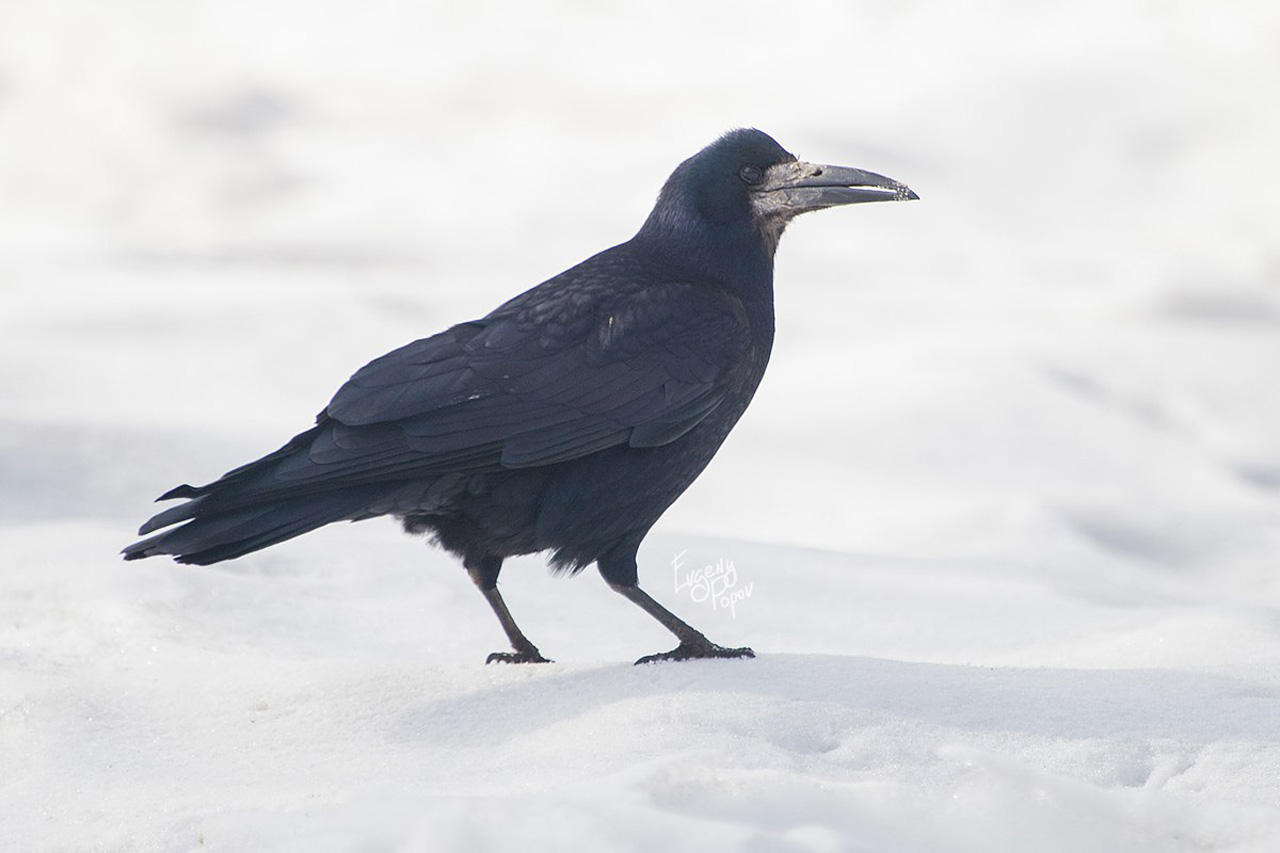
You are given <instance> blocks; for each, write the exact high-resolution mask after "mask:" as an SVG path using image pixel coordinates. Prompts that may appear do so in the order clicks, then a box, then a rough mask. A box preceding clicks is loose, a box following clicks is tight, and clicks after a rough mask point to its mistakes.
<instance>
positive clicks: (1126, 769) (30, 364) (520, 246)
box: [0, 0, 1280, 851]
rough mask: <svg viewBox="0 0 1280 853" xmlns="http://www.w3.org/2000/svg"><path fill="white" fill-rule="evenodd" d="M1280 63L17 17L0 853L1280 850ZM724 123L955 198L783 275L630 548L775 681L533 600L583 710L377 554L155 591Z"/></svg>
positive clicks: (336, 22)
mask: <svg viewBox="0 0 1280 853" xmlns="http://www.w3.org/2000/svg"><path fill="white" fill-rule="evenodd" d="M1277 44H1280V13H1278V12H1276V11H1275V10H1274V4H1266V3H1261V2H1259V3H1253V4H1249V3H1244V2H1238V3H1217V4H1181V5H1179V4H1168V3H1162V2H1139V0H1121V2H1115V0H1108V2H1080V3H1073V4H1054V5H1050V4H1028V3H1026V2H1021V0H992V2H987V3H983V4H953V3H945V2H941V0H933V2H928V1H927V0H926V2H918V3H901V2H887V0H886V2H856V3H842V4H836V3H807V2H797V3H791V4H784V5H783V6H779V5H778V4H763V3H744V2H735V3H731V4H729V3H724V4H722V3H707V4H696V5H694V4H676V3H648V4H645V5H644V7H643V8H639V7H635V8H630V9H628V10H626V11H623V10H622V9H618V8H609V7H606V6H603V5H601V4H594V3H587V2H567V0H565V2H559V3H552V4H542V5H538V4H521V5H512V6H509V7H502V8H498V7H496V6H489V5H488V4H437V3H421V2H409V0H398V1H397V0H381V1H379V0H366V2H362V3H342V2H326V3H302V2H297V3H285V2H265V3H264V2H261V0H254V2H249V0H222V2H218V3H198V2H142V0H134V1H133V2H116V3H112V4H101V3H95V2H89V0H86V2H80V3H76V2H34V1H33V2H22V0H7V2H5V3H4V4H3V5H2V6H0V299H2V302H0V309H2V310H0V400H3V403H4V405H3V409H2V411H0V850H3V851H9V850H15V851H16V850H22V851H82V850H83V851H88V850H103V851H126V850H127V851H188V850H190V851H194V850H211V851H212V850H225V851H244V850H263V851H349V850H360V851H427V850H453V849H457V850H462V849H466V850H486V849H523V850H563V849H566V848H569V847H573V848H577V849H601V850H613V849H624V850H659V849H687V850H712V851H715V850H752V851H782V850H786V851H793V850H796V851H798V850H815V851H826V850H859V851H862V850H865V851H916V850H918V851H1030V850H1034V851H1059V850H1060V851H1080V850H1090V851H1093V850H1098V851H1110V850H1115V851H1131V850H1140V851H1147V850H1150V851H1164V850H1231V851H1237V850H1238V851H1272V850H1276V849H1280V556H1278V555H1280V378H1278V374H1280V194H1277V193H1276V191H1275V189H1276V187H1278V186H1280V158H1277V157H1276V155H1275V152H1276V151H1277V150H1280V111H1277V110H1276V109H1275V108H1274V105H1275V104H1276V103H1280V52H1278V51H1277V50H1276V49H1275V46H1276V45H1277ZM735 125H756V126H759V127H761V128H763V129H765V130H767V131H769V132H771V133H773V134H774V135H775V136H777V137H778V138H779V140H780V141H781V142H782V143H783V144H784V145H786V146H788V147H789V148H791V150H793V151H795V152H796V153H797V154H798V155H800V156H802V157H805V158H808V159H813V160H818V161H827V162H835V163H844V164H848V165H856V166H862V167H865V168H869V169H873V170H876V171H879V172H883V173H885V174H889V175H892V176H894V177H896V178H899V179H901V180H904V181H906V182H907V183H909V184H910V185H911V186H912V187H913V188H914V189H916V190H917V191H918V192H919V193H920V195H921V197H922V200H921V201H920V202H918V203H914V204H909V205H872V206H867V207H863V208H854V209H849V210H843V211H833V212H828V213H824V214H818V215H815V216H813V217H810V218H808V219H805V220H801V221H800V222H799V223H797V224H796V225H795V226H794V227H793V229H792V231H791V232H790V233H789V234H788V235H787V237H786V238H785V240H784V241H783V246H782V249H781V252H780V256H779V263H778V276H777V278H778V315H779V336H778V342H777V347H776V355H775V358H774V362H773V365H772V366H771V368H770V374H769V376H768V377H766V380H765V383H764V385H763V386H762V389H761V391H760V394H759V395H758V396H757V399H756V402H755V403H754V405H753V408H752V410H751V411H750V412H749V413H748V415H747V417H746V418H745V419H744V421H743V423H742V424H741V426H740V427H739V429H738V431H737V432H736V433H735V435H734V436H733V438H731V440H730V441H729V443H728V444H727V445H726V447H725V449H724V451H723V452H722V453H721V455H720V457H719V458H718V459H717V461H716V462H715V463H714V464H713V465H712V466H711V468H710V469H709V470H708V471H707V473H706V475H705V476H704V477H703V478H702V479H701V480H700V481H699V482H698V483H697V484H696V485H695V486H694V488H693V489H691V490H690V492H689V493H688V495H686V497H685V498H684V499H682V501H681V502H680V503H679V504H677V506H676V507H674V508H673V509H672V511H671V512H670V513H669V514H668V516H667V517H666V518H665V519H664V520H663V522H662V523H661V524H660V525H659V528H658V530H657V531H656V532H655V534H654V535H653V536H652V537H651V538H650V540H649V541H648V542H647V543H646V545H645V548H644V549H643V551H642V554H641V556H642V569H641V578H642V582H643V583H644V584H645V585H646V586H647V587H648V588H649V589H650V591H651V592H653V593H654V594H655V595H656V596H657V597H658V598H660V599H661V600H663V601H665V602H667V603H668V604H670V605H671V606H672V607H673V608H674V609H676V610H677V611H678V612H680V613H681V614H682V615H684V616H685V617H687V618H688V619H689V620H690V621H692V622H693V623H694V624H696V625H698V626H699V627H702V628H703V629H704V630H705V631H706V632H707V633H708V634H709V635H710V636H711V637H712V638H713V639H716V640H718V641H719V642H722V643H729V644H750V645H752V646H753V647H754V648H755V649H756V651H757V653H758V654H759V657H758V658H757V659H756V660H753V661H742V662H711V663H693V664H684V665H668V666H653V667H642V668H636V667H632V666H631V665H630V663H629V662H630V661H631V660H633V659H634V658H635V657H637V656H639V655H642V654H646V653H649V652H653V651H656V650H659V649H662V648H666V647H668V646H669V645H670V638H669V637H667V636H664V633H663V632H662V630H661V629H660V628H658V627H657V626H656V625H654V624H653V623H652V621H651V620H649V619H648V618H647V617H645V616H644V615H643V614H641V613H639V612H638V611H636V610H635V608H633V607H631V606H630V605H628V604H627V603H626V602H624V601H622V600H620V599H619V598H618V597H617V596H615V595H613V594H612V593H611V592H609V591H608V590H607V589H606V588H605V587H604V585H603V584H602V583H601V582H600V580H599V578H598V577H597V576H595V575H594V573H592V572H588V573H586V574H584V576H582V577H580V578H577V579H574V580H565V579H553V578H548V577H547V575H546V573H545V572H544V571H543V570H542V569H541V567H540V561H539V560H538V559H536V558H529V559H527V560H522V561H516V562H513V563H512V564H511V565H510V567H509V568H508V569H507V570H506V572H505V573H504V575H503V589H504V592H505V594H506V596H507V598H508V601H509V602H510V603H511V606H512V608H513V610H514V611H515V613H516V614H517V617H518V618H519V619H520V622H521V624H522V625H523V626H524V627H525V629H526V630H527V632H528V633H529V635H530V636H531V637H532V638H533V639H534V641H535V642H537V643H538V644H539V646H540V647H541V648H542V649H543V651H544V652H546V653H547V654H548V655H550V656H551V657H554V658H555V659H556V660H557V661H558V663H556V664H552V665H549V666H545V667H526V668H520V667H485V666H484V665H483V664H482V661H483V659H484V655H485V654H486V653H487V652H489V651H491V650H493V649H497V648H500V647H501V646H502V642H501V641H502V637H501V633H500V630H499V629H498V626H497V625H496V623H495V622H494V620H493V619H492V617H491V615H490V614H489V613H488V611H487V608H486V606H485V605H484V603H483V601H482V600H481V599H480V597H479V596H478V595H476V593H475V591H474V589H473V588H472V587H471V585H470V583H469V581H468V580H467V579H466V577H465V575H464V574H463V573H462V572H461V571H460V570H459V569H458V567H457V566H456V565H455V564H454V563H453V562H452V561H451V560H450V559H449V558H447V557H445V556H443V555H441V554H439V553H437V552H434V551H431V550H429V549H427V548H426V547H425V546H424V545H423V544H422V543H420V542H416V541H413V540H410V539H408V538H406V537H404V536H402V535H400V534H399V533H398V532H397V531H396V530H395V528H394V526H393V525H392V524H391V523H389V522H385V521H378V522H368V523H364V524H360V525H354V526H352V525H343V526H340V527H333V528H329V529H325V530H322V531H319V532H317V533H315V534H312V535H309V536H307V537H304V538H302V539H299V540H295V541H293V542H290V543H287V544H285V545H282V546H280V547H277V548H274V549H271V550H269V551H266V552H263V553H260V554H256V555H253V556H251V557H248V558H245V559H243V560H240V561H237V562H234V563H231V564H226V565H221V566H217V567H213V568H208V569H190V568H181V567H177V566H175V565H174V564H172V563H167V562H163V561H160V560H151V561H144V562H142V563H130V564H127V565H126V564H125V563H123V562H120V561H119V560H118V557H117V556H116V552H117V551H118V550H119V548H120V547H122V546H123V545H125V544H127V543H128V542H129V541H131V538H130V537H131V533H132V530H133V529H134V528H136V526H137V525H138V523H140V522H141V521H142V520H143V519H144V518H145V517H146V516H147V515H148V514H149V513H150V511H151V509H152V508H151V505H150V504H149V500H150V498H151V497H153V496H154V495H156V494H158V493H159V492H161V491H163V490H165V489H167V488H168V487H170V486H172V485H174V484H176V483H178V482H184V481H190V482H203V481H205V480H207V479H209V478H212V477H216V476H217V475H218V474H220V473H221V472H222V471H224V470H226V469H227V468H229V467H231V466H233V465H235V464H238V463H240V462H243V461H246V460H247V459H249V458H252V457H253V456H255V455H257V454H260V453H262V452H264V451H266V450H270V449H273V448H274V447H275V446H277V445H278V444H280V443H281V442H282V441H283V440H284V439H285V438H287V437H288V436H290V435H292V434H293V433H294V432H296V431H298V430H300V429H302V428H304V427H305V426H306V425H307V424H308V422H309V420H310V418H311V417H312V416H313V415H314V413H315V411H317V410H318V409H319V408H320V406H322V405H323V404H324V402H325V401H326V400H327V399H328V396H329V395H330V394H331V393H332V391H333V390H334V389H335V388H336V386H337V385H338V383H339V382H340V381H341V380H342V379H343V378H345V376H347V375H348V374H349V373H350V372H351V371H352V370H354V369H355V368H357V367H359V366H360V365H361V364H363V363H364V362H365V361H367V360H368V359H369V358H372V357H373V356H376V355H378V354H380V353H381V352H383V351H385V350H387V349H389V348H391V347H393V346H396V345H399V344H401V343H404V342H406V341H408V340H411V339H413V338H415V337H420V336H422V335H424V334H427V333H430V332H432V331H435V330H437V329H439V328H441V327H442V326H444V325H446V324H448V323H451V322H456V321H459V320H463V319H467V318H470V317H473V316H476V315H478V314H481V313H483V312H485V311H487V310H488V309H489V308H490V307H492V306H493V305H494V304H496V303H497V302H499V301H500V300H502V299H504V298H506V297H507V296H509V295H511V294H513V293H514V292H516V291H518V290H520V289H523V288H524V287H527V286H529V285H532V284H534V283H536V282H537V281H539V280H541V279H542V278H545V277H547V276H549V275H551V274H553V273H555V272H558V271H559V270H560V269H563V268H564V267H566V266H568V265H569V264H571V263H573V262H576V261H577V260H580V259H581V258H583V257H585V256H586V255H587V254H589V253H591V252H593V251H595V250H598V249H600V248H603V247H605V246H607V245H610V244H611V243H613V242H617V241H619V240H622V239H625V238H626V237H627V236H629V235H630V233H632V231H633V230H634V229H635V228H636V227H637V226H638V224H639V222H640V221H641V220H642V218H643V216H644V215H645V213H646V212H647V210H648V205H649V203H650V202H651V200H652V198H653V196H654V194H655V193H656V191H657V188H658V186H659V185H660V184H661V182H662V180H663V179H664V178H665V177H666V175H667V173H668V172H669V171H670V169H671V168H672V167H673V166H674V165H675V163H676V162H678V161H679V160H680V159H681V158H682V157H684V156H687V155H688V154H690V153H692V152H693V151H695V150H696V149H697V148H699V147H700V146H701V145H703V144H705V143H706V142H707V141H709V140H710V139H712V138H714V136H715V135H717V134H718V133H720V132H721V131H723V130H724V129H726V128H728V127H731V126H735ZM498 239H501V240H502V241H503V247H502V248H501V249H498V248H496V246H495V242H494V241H495V240H498ZM677 560H678V563H679V565H678V567H677V566H676V565H674V563H675V562H676V561H677ZM730 565H732V569H733V573H732V574H731V575H723V576H721V577H722V580H723V582H724V583H726V584H727V583H729V582H730V581H732V582H733V586H732V589H731V590H728V592H730V593H737V598H736V600H735V601H734V603H733V607H732V609H730V608H726V607H723V606H719V607H713V602H712V601H711V600H707V599H705V598H704V597H703V596H702V595H701V588H700V587H698V586H697V585H696V584H694V585H693V586H689V585H685V586H683V587H681V584H682V583H683V582H684V581H685V580H687V579H688V573H689V572H693V571H696V570H699V569H703V568H705V567H712V568H713V569H714V568H715V567H721V568H724V569H727V568H728V567H729V566H730ZM748 593H749V594H748Z"/></svg>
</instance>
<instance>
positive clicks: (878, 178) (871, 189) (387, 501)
mask: <svg viewBox="0 0 1280 853" xmlns="http://www.w3.org/2000/svg"><path fill="white" fill-rule="evenodd" d="M916 197H917V196H916V194H915V193H913V192H912V191H911V190H910V189H908V188H907V187H906V186H904V185H903V184H900V183H898V182H897V181H894V180H892V179H890V178H886V177H884V176H882V175H877V174H874V173H872V172H864V171H862V170H860V169H850V168H846V167H843V166H819V165H814V164H812V163H805V162H802V161H799V160H797V159H796V158H795V157H794V156H793V155H791V154H790V153H788V152H787V151H786V150H785V149H783V148H782V147H781V146H780V145H778V143H777V142H775V141H774V140H773V139H772V138H771V137H769V136H768V135H767V134H764V133H762V132H760V131H759V130H734V131H731V132H730V133H727V134H725V135H724V136H722V137H721V138H719V139H718V140H716V141H715V142H713V143H712V144H711V145H709V146H707V147H706V148H704V149H703V150H702V151H700V152H698V153H697V154H695V155H694V156H693V157H690V158H689V159H688V160H686V161H684V162H683V163H681V164H680V166H679V167H677V168H676V170H675V172H673V173H672V175H671V177H670V178H669V179H668V180H667V182H666V184H665V185H664V186H663V188H662V191H661V193H660V194H659V196H658V201H657V204H656V205H655V206H654V208H653V212H652V213H650V214H649V218H648V219H647V220H645V223H644V225H643V226H642V227H641V228H640V231H639V232H638V233H637V234H636V235H635V236H634V237H632V238H631V239H630V240H628V241H627V242H625V243H622V244H621V245H618V246H614V247H613V248H612V249H606V250H605V251H603V252H601V253H600V254H598V255H595V256H594V257H591V258H589V259H587V260H586V261H583V262H582V263H580V264H578V265H577V266H575V267H572V268H571V269H568V270H566V271H565V272H562V273H560V274H559V275H557V276H556V277H554V278H552V279H550V280H549V281H545V282H543V283H542V284H540V285H538V286H537V287H535V288H533V289H532V290H529V291H526V292H525V293H522V294H520V295H519V296H517V297H515V298H514V299H512V300H511V301H509V302H507V303H505V304H504V305H502V306H500V307H498V308H497V309H496V310H494V311H493V312H492V313H490V314H488V315H487V316H485V317H483V318H481V319H479V320H474V321H472V322H469V323H461V324H459V325H457V326H454V327H453V328H451V329H448V330H446V331H444V332H441V333H440V334H438V335H434V336H432V337H429V338H423V339H422V340H419V341H414V342H413V343H411V344H408V345H406V346H403V347H401V348H400V349H397V350H394V351H393V352H390V353H388V354H387V355H384V356H382V357H381V358H379V359H376V360H375V361H373V362H370V363H369V364H368V365H366V366H365V367H363V368H361V369H360V370H359V371H357V372H356V374H355V375H354V376H352V377H351V379H350V380H348V381H347V383H346V384H345V385H343V386H342V387H341V388H339V389H338V393H337V394H336V395H335V396H334V398H333V400H332V401H330V403H329V405H328V406H327V407H326V408H325V409H324V411H322V412H321V413H320V414H319V415H318V416H317V418H316V425H315V426H314V427H312V428H311V429H309V430H307V431H306V432H304V433H301V434H300V435H297V436H295V437H294V438H293V439H292V440H290V441H289V443H288V444H286V445H284V447H281V448H280V449H279V450H277V451H275V452H274V453H271V454H268V455H267V456H264V457H262V458H261V459H259V460H258V461H256V462H251V463H249V464H248V465H244V466H242V467H240V468H236V469H235V470H233V471H230V472H228V473H227V474H225V475H223V477H222V478H221V479H220V480H217V481H216V482H213V483H210V484H208V485H205V486H199V487H193V486H189V485H182V486H178V487H177V488H175V489H172V490H170V491H169V492H167V493H165V494H164V495H161V496H160V498H159V500H169V499H174V498H184V499H186V502H185V503H182V504H180V505H178V506H174V507H172V508H170V509H168V510H165V511H164V512H161V513H160V514H158V515H156V516H155V517H154V518H152V519H151V520H150V521H148V522H147V523H146V524H144V525H143V526H142V529H141V530H139V531H138V532H139V534H140V535H146V534H148V533H152V532H153V531H156V530H160V529H161V528H165V527H170V526H171V525H174V524H177V523H178V522H186V523H185V524H182V526H180V527H176V528H173V529H170V530H168V531H167V532H164V533H160V534H158V535H155V536H152V537H150V538H148V539H144V540H142V541H140V542H137V543H135V544H133V545H130V546H129V547H128V548H126V549H125V550H124V556H125V559H126V560H134V559H139V558H141V557H151V556H154V555H156V554H171V555H173V556H174V557H175V558H176V559H177V561H178V562H180V563H195V564H198V565H207V564H209V563H216V562H219V561H221V560H230V559H233V558H235V557H240V556H243V555H244V554H248V553H250V552H252V551H257V550H258V549H260V548H266V547H267V546H269V545H274V544H276V543H277V542H283V541H284V540H286V539H291V538H293V537H294V536H299V535H301V534H303V533H306V532H308V531H310V530H315V529H316V528H318V527H321V526H323V525H326V524H329V523H331V522H334V521H339V520H343V519H349V520H352V521H355V520H360V519H365V518H372V517H374V516H379V515H392V516H395V517H396V518H398V519H400V520H401V522H402V523H403V525H404V528H405V530H406V531H408V532H409V533H425V534H430V535H431V537H432V538H433V539H434V540H435V541H436V542H437V543H439V544H440V545H441V546H442V547H444V548H445V549H446V550H448V551H451V552H453V553H454V554H457V555H458V556H459V557H461V558H462V562H463V565H465V566H466V568H467V571H468V572H469V573H470V575H471V579H472V580H473V581H474V582H475V584H476V586H478V587H479V588H480V591H481V592H482V593H483V594H484V597H485V599H486V600H487V601H488V602H489V605H490V606H491V607H492V608H493V611H494V613H496V614H497V616H498V620H499V621H500V622H501V623H502V628H503V630H505V631H506V633H507V637H508V639H509V640H510V641H511V646H512V649H513V650H514V651H513V652H495V653H494V654H491V655H489V658H488V662H493V661H505V662H509V663H526V662H541V661H545V660H546V658H544V657H543V656H542V654H541V653H540V652H539V651H538V649H537V647H535V646H534V645H533V643H531V642H529V640H528V638H526V637H525V635H524V634H523V633H522V632H521V631H520V629H519V628H518V627H517V626H516V623H515V620H514V619H512V618H511V613H510V612H509V611H508V610H507V606H506V604H505V603H504V602H503V600H502V596H501V595H500V594H499V592H498V588H497V580H498V573H499V571H501V569H502V561H503V560H504V559H505V558H507V557H510V556H514V555H517V554H530V553H535V552H539V551H550V552H551V558H550V562H551V566H552V567H553V569H555V570H560V571H566V572H569V573H577V572H579V571H581V570H582V569H583V568H585V567H586V566H588V565H589V564H591V563H595V564H596V566H597V567H598V568H599V570H600V574H601V575H603V576H604V579H605V581H607V582H608V584H609V586H610V587H612V588H613V589H614V590H615V591H617V592H619V593H621V594H622V595H623V596H624V597H625V598H627V599H629V600H631V601H632V602H634V603H636V604H637V605H639V606H640V607H641V608H642V609H643V610H644V611H645V612H647V613H648V614H649V615H651V616H653V617H654V618H655V619H657V620H658V621H659V622H661V623H662V624H663V625H664V626H665V627H666V628H667V629H668V630H670V631H671V633H673V634H675V635H676V637H677V639H678V640H679V645H678V646H677V647H676V648H675V649H673V650H672V651H669V652H666V653H663V654H655V655H649V656H647V657H643V658H641V659H640V660H639V661H637V663H646V662H650V661H657V660H685V659H688V658H711V657H752V656H753V653H752V651H751V649H749V648H737V649H734V648H724V647H722V646H718V645H716V644H714V643H712V642H711V641H709V640H708V639H707V638H706V637H705V636H704V635H703V634H702V633H700V632H699V631H697V630H695V629H694V628H692V627H691V626H689V625H687V624H685V623H684V622H683V621H681V620H680V619H679V618H677V617H676V616H675V615H674V614H673V613H671V612H670V611H669V610H667V609H666V608H665V607H663V606H662V605H661V604H659V603H658V602H656V601H654V600H653V599H652V598H651V597H650V596H649V595H648V593H646V592H645V591H644V590H642V589H641V588H640V587H639V586H638V584H637V577H636V552H637V550H638V549H639V547H640V541H641V540H642V539H644V537H645V535H646V534H647V533H648V532H649V528H651V527H652V526H653V524H654V522H656V521H657V520H658V518H659V516H661V515H662V513H663V512H665V511H666V509H667V507H669V506H670V505H671V504H672V503H673V502H674V501H675V499H676V498H677V497H679V496H680V494H681V493H682V492H684V490H685V489H686V488H688V487H689V484H690V483H692V482H693V481H694V479H695V478H696V477H697V476H698V474H700V473H701V472H702V469H703V468H705V467H706V465H707V463H708V462H710V461H711V457H712V456H714V455H715V453H716V451H717V450H718V449H719V447H720V444H721V443H722V442H723V441H724V439H725V436H727V435H728V434H729V430H731V429H732V428H733V425H734V424H735V423H737V421H738V418H739V417H741V416H742V413H743V411H744V410H745V409H746V408H747V404H748V403H749V402H750V401H751V397H752V395H754V394H755V390H756V386H757V385H759V384H760V379H761V377H762V376H763V375H764V369H765V365H766V364H767V363H768V361H769V352H770V349H771V347H772V345H773V332H774V320H773V255H774V251H775V250H776V249H777V246H778V238H779V237H781V235H782V231H783V229H784V228H785V227H786V225H787V223H788V222H789V221H790V220H791V219H792V218H793V217H795V216H797V215H799V214H801V213H805V212H807V211H810V210H820V209H822V208H827V207H834V206H836V205H844V204H856V203H860V202H868V201H894V200H907V199H914V198H916Z"/></svg>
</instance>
